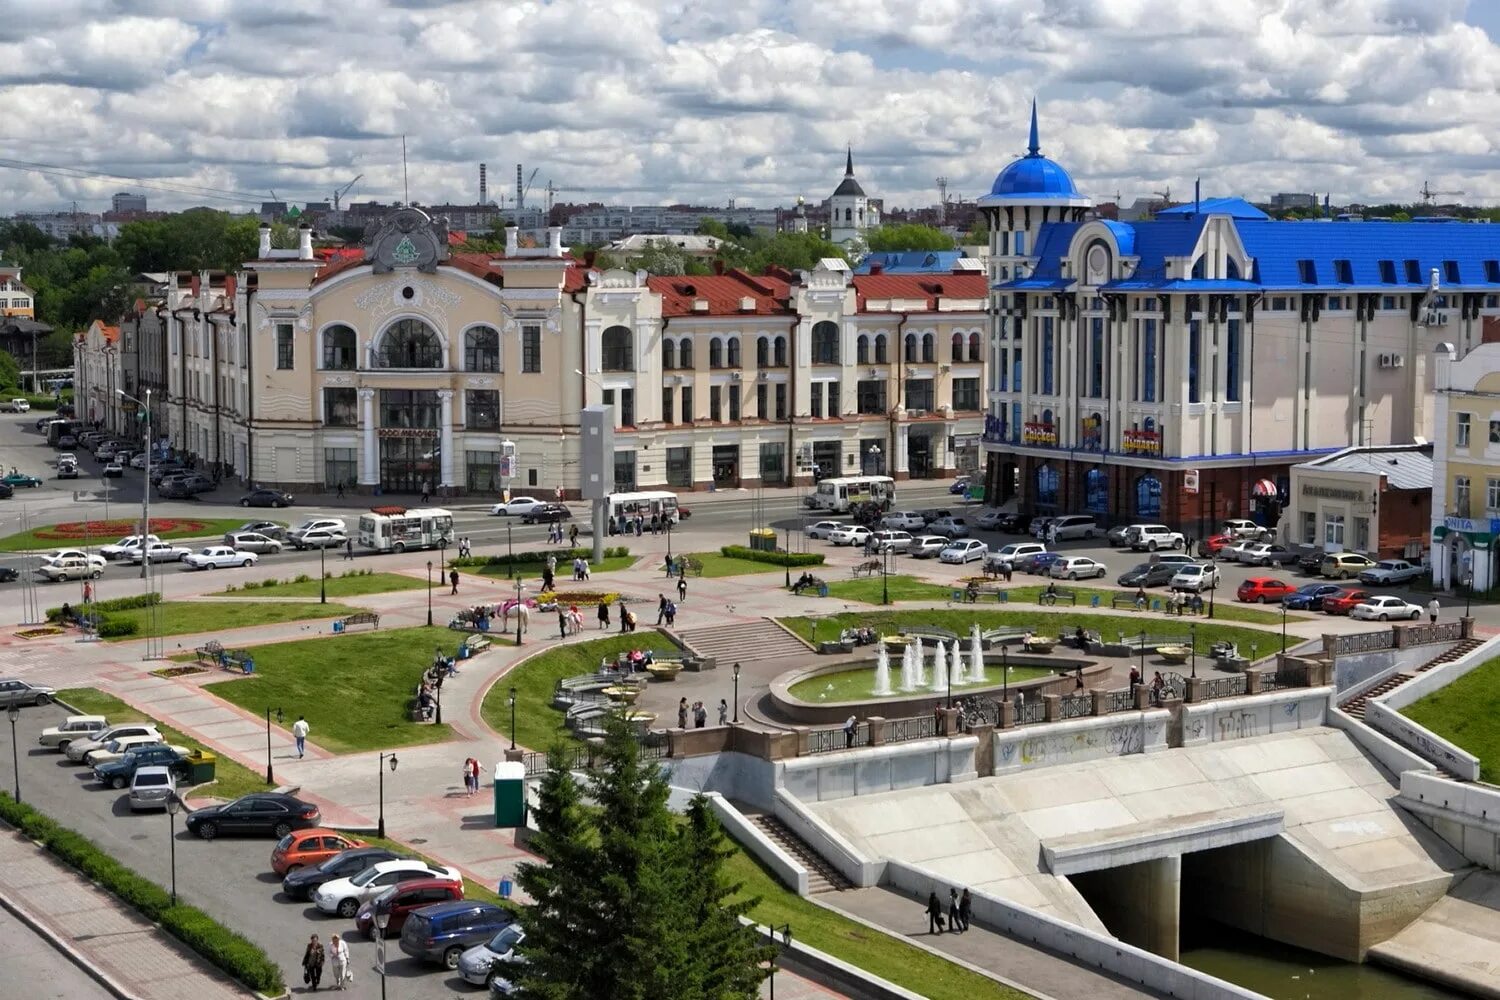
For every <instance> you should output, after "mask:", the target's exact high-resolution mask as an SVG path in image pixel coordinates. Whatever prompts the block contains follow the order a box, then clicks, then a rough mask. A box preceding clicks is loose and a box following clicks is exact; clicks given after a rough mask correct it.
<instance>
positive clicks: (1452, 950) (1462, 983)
mask: <svg viewBox="0 0 1500 1000" xmlns="http://www.w3.org/2000/svg"><path fill="white" fill-rule="evenodd" d="M1370 957H1371V958H1372V959H1374V960H1375V961H1378V962H1381V963H1383V964H1385V965H1391V966H1394V967H1396V968H1398V969H1404V970H1406V971H1408V972H1412V973H1415V974H1417V975H1420V976H1423V977H1425V978H1429V979H1434V980H1436V981H1438V982H1441V983H1446V984H1448V985H1450V986H1454V987H1456V988H1458V989H1461V990H1463V991H1465V992H1467V993H1472V994H1474V995H1476V996H1483V997H1500V874H1497V873H1495V872H1487V871H1479V872H1475V873H1473V874H1472V875H1469V876H1468V877H1467V878H1465V879H1464V880H1463V881H1462V882H1460V883H1459V884H1458V885H1457V886H1455V887H1454V888H1453V889H1451V890H1450V891H1449V893H1448V895H1447V896H1445V897H1444V898H1443V899H1440V900H1438V902H1436V903H1435V904H1433V905H1432V906H1431V907H1430V908H1429V909H1428V910H1427V912H1426V913H1424V914H1422V916H1420V917H1418V918H1417V919H1416V920H1414V921H1412V922H1411V923H1410V924H1408V925H1407V926H1406V928H1405V929H1404V930H1402V931H1400V932H1399V933H1397V934H1396V935H1395V936H1394V937H1392V938H1391V939H1390V940H1389V941H1385V942H1383V943H1381V944H1378V945H1376V946H1375V947H1374V948H1372V949H1370Z"/></svg>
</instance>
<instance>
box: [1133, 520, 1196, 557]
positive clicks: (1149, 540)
mask: <svg viewBox="0 0 1500 1000" xmlns="http://www.w3.org/2000/svg"><path fill="white" fill-rule="evenodd" d="M1131 528H1132V531H1131V532H1130V534H1128V535H1127V536H1126V537H1127V538H1129V539H1130V547H1131V548H1132V549H1134V550H1135V551H1137V552H1141V551H1146V552H1155V551H1156V550H1157V549H1180V548H1182V547H1183V545H1184V544H1185V539H1183V537H1182V532H1180V531H1173V530H1172V529H1171V528H1169V527H1167V526H1166V525H1165V524H1138V525H1132V526H1131Z"/></svg>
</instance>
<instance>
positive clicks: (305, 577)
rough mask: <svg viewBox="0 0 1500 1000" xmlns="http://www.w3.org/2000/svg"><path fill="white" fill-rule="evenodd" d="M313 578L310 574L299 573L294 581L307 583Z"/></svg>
mask: <svg viewBox="0 0 1500 1000" xmlns="http://www.w3.org/2000/svg"><path fill="white" fill-rule="evenodd" d="M311 579H312V577H310V576H308V575H307V574H306V573H298V574H297V575H296V576H295V577H293V578H292V582H293V583H306V582H307V581H309V580H311Z"/></svg>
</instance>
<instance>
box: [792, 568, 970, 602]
mask: <svg viewBox="0 0 1500 1000" xmlns="http://www.w3.org/2000/svg"><path fill="white" fill-rule="evenodd" d="M814 569H816V567H814ZM797 572H798V573H801V572H802V571H801V570H798V571H797ZM809 572H811V570H809ZM813 575H814V576H817V574H816V573H813ZM886 585H888V586H889V587H890V595H891V600H892V601H946V600H947V599H948V598H949V597H951V596H952V594H953V588H952V587H945V586H943V585H942V584H940V583H928V582H927V581H926V580H918V579H917V578H916V577H914V576H898V575H896V574H894V573H893V574H892V575H891V576H889V577H887V578H886V579H885V580H884V581H882V580H881V578H880V577H879V576H870V577H861V578H860V579H857V580H839V581H837V582H834V583H830V584H829V585H828V596H829V597H837V598H838V599H840V600H843V601H860V602H861V603H864V604H879V603H881V598H882V597H883V596H884V589H883V587H884V586H886Z"/></svg>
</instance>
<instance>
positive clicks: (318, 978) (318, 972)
mask: <svg viewBox="0 0 1500 1000" xmlns="http://www.w3.org/2000/svg"><path fill="white" fill-rule="evenodd" d="M323 957H324V956H323V945H322V944H320V943H319V942H318V936H317V935H316V934H314V935H313V936H312V938H311V940H309V941H308V942H307V948H306V949H304V950H303V952H302V981H303V982H304V983H306V984H307V985H308V986H310V987H311V988H312V991H313V992H314V993H316V992H317V991H318V983H320V982H322V980H323Z"/></svg>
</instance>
